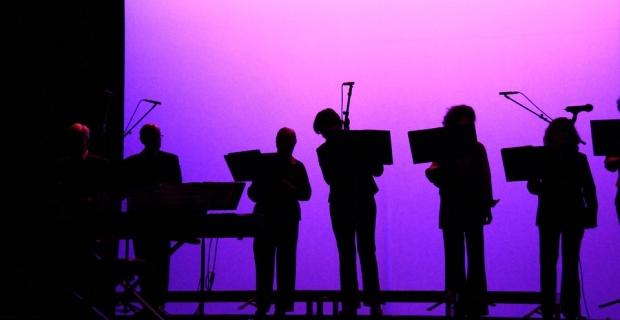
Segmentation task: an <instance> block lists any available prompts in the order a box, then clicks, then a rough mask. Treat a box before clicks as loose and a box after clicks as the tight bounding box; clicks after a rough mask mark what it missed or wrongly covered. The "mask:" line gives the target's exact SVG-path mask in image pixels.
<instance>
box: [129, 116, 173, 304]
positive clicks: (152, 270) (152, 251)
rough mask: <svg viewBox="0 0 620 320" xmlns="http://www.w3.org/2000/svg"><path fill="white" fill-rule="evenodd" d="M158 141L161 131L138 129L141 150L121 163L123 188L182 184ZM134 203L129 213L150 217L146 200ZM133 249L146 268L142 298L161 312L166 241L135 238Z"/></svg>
mask: <svg viewBox="0 0 620 320" xmlns="http://www.w3.org/2000/svg"><path fill="white" fill-rule="evenodd" d="M161 138H162V135H161V131H160V130H159V127H158V126H156V125H154V124H145V125H144V126H143V127H142V129H140V142H142V144H143V145H144V149H143V150H142V152H140V153H138V154H135V155H133V156H130V157H128V158H127V159H125V160H124V161H123V178H124V179H125V187H127V188H129V189H137V188H144V187H156V186H160V185H164V184H180V183H181V182H182V178H181V167H180V166H179V158H178V157H177V156H176V155H174V154H172V153H168V152H164V151H161V150H160V148H161ZM136 200H138V199H134V201H132V199H131V198H130V199H129V204H128V211H129V212H132V213H140V214H149V213H153V212H145V210H149V209H148V208H149V205H148V202H149V201H148V199H146V203H147V204H146V205H143V203H140V202H138V201H136ZM133 245H134V251H135V254H136V257H137V258H139V259H144V260H146V264H147V266H148V268H147V269H146V271H145V272H144V273H143V274H142V275H141V277H140V288H141V292H142V294H143V297H144V298H145V300H146V301H147V302H148V303H149V304H151V306H153V307H154V308H155V309H159V310H160V311H163V308H164V306H165V302H166V301H165V296H166V293H167V292H168V281H169V277H170V239H169V238H167V237H166V236H165V235H163V236H161V237H157V236H155V237H139V238H135V239H133Z"/></svg>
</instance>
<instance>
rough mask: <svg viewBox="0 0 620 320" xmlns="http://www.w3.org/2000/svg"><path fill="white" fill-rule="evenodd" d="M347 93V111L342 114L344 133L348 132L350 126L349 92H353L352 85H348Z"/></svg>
mask: <svg viewBox="0 0 620 320" xmlns="http://www.w3.org/2000/svg"><path fill="white" fill-rule="evenodd" d="M348 86H349V93H347V96H348V97H347V110H346V111H345V112H343V114H344V121H343V122H342V123H343V124H344V130H345V131H349V130H350V127H349V125H350V124H351V121H350V120H349V106H350V105H351V92H352V91H353V83H351V84H349V85H348Z"/></svg>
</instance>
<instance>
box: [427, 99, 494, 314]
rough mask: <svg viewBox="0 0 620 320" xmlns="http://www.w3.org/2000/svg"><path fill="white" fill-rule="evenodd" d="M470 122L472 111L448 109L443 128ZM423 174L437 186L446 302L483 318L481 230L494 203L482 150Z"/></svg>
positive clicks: (484, 287) (435, 164) (484, 288)
mask: <svg viewBox="0 0 620 320" xmlns="http://www.w3.org/2000/svg"><path fill="white" fill-rule="evenodd" d="M475 120H476V114H475V112H474V109H473V108H471V107H470V106H466V105H459V106H454V107H451V108H450V109H448V112H447V113H446V115H445V116H444V119H443V125H444V127H452V126H457V125H473V123H474V122H475ZM425 173H426V177H427V178H428V180H429V181H430V182H432V183H433V184H434V185H435V186H437V187H439V195H440V208H439V228H440V229H441V230H442V233H443V241H444V255H445V289H446V292H447V293H448V296H447V298H448V299H450V300H452V301H449V303H452V302H454V303H456V308H455V310H456V312H458V313H462V315H467V316H469V317H478V316H484V315H487V314H488V313H489V309H488V305H487V303H486V301H485V296H486V293H487V282H486V272H485V262H484V233H483V226H484V225H487V224H490V223H491V220H492V219H493V216H492V214H491V207H493V206H494V205H495V204H496V203H497V201H496V200H493V192H492V187H491V171H490V168H489V161H488V158H487V153H486V149H485V147H484V145H483V144H482V143H480V142H478V143H477V149H476V150H472V155H471V156H470V157H462V158H452V159H445V160H443V161H435V162H433V163H432V164H431V166H430V167H429V168H427V169H426V172H425ZM465 247H466V248H467V269H466V268H465Z"/></svg>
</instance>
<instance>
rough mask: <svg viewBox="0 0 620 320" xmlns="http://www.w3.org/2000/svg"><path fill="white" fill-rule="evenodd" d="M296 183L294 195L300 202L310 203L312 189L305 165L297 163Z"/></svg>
mask: <svg viewBox="0 0 620 320" xmlns="http://www.w3.org/2000/svg"><path fill="white" fill-rule="evenodd" d="M295 173H296V179H295V180H296V183H295V185H292V187H293V194H294V195H295V198H296V199H297V200H299V201H308V200H310V196H311V195H312V188H311V187H310V181H309V180H308V173H307V172H306V167H305V166H304V165H303V163H301V162H299V161H297V170H295Z"/></svg>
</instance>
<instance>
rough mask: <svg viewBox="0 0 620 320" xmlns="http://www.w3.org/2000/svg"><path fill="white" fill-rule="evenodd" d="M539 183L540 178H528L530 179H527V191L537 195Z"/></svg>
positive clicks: (539, 187)
mask: <svg viewBox="0 0 620 320" xmlns="http://www.w3.org/2000/svg"><path fill="white" fill-rule="evenodd" d="M541 185H542V183H541V181H540V179H530V180H527V191H529V192H530V193H531V194H534V195H539V194H540V189H541Z"/></svg>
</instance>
